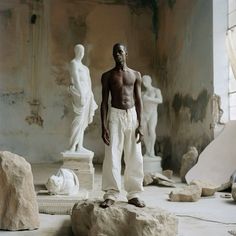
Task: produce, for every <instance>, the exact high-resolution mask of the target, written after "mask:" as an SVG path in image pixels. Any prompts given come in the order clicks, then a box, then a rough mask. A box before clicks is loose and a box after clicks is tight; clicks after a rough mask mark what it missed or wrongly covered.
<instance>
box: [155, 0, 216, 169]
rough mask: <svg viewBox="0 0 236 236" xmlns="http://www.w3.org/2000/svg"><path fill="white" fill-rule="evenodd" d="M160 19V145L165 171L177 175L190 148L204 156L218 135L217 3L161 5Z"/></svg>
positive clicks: (193, 1)
mask: <svg viewBox="0 0 236 236" xmlns="http://www.w3.org/2000/svg"><path fill="white" fill-rule="evenodd" d="M158 17H159V30H158V39H157V56H158V58H157V68H156V76H157V84H158V85H159V87H160V88H161V90H162V93H163V99H164V103H163V105H161V106H159V123H158V129H157V133H158V142H159V144H160V147H159V148H160V150H161V151H162V152H163V154H164V157H163V166H164V168H167V167H170V166H172V167H173V168H174V169H175V170H178V169H179V167H180V162H181V158H182V155H183V154H184V153H185V152H186V151H187V148H188V146H190V145H194V146H196V147H197V149H198V151H202V150H203V149H204V148H205V146H206V145H207V144H208V143H209V142H210V140H211V139H212V135H213V130H212V129H211V122H212V115H211V102H210V101H211V96H212V94H213V64H212V63H213V47H212V1H205V0H191V1H189V0H181V1H174V3H173V5H172V7H170V6H169V5H168V1H164V0H162V1H160V5H159V14H158ZM157 148H158V147H157Z"/></svg>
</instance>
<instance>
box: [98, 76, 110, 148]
mask: <svg viewBox="0 0 236 236" xmlns="http://www.w3.org/2000/svg"><path fill="white" fill-rule="evenodd" d="M101 81H102V103H101V108H100V109H101V110H100V112H101V122H102V139H103V141H104V143H105V144H106V145H109V144H110V137H109V131H108V128H107V113H108V98H109V84H108V76H107V75H106V74H103V75H102V79H101Z"/></svg>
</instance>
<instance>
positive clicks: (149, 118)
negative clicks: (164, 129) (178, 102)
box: [142, 75, 162, 157]
mask: <svg viewBox="0 0 236 236" xmlns="http://www.w3.org/2000/svg"><path fill="white" fill-rule="evenodd" d="M142 83H143V86H144V87H145V89H146V90H145V91H144V92H142V100H143V130H144V144H145V147H146V152H145V155H144V156H146V157H156V155H155V150H154V146H155V142H156V126H157V120H158V113H157V107H158V104H160V103H162V95H161V90H160V89H158V88H155V87H153V86H152V79H151V77H150V76H149V75H144V76H143V77H142Z"/></svg>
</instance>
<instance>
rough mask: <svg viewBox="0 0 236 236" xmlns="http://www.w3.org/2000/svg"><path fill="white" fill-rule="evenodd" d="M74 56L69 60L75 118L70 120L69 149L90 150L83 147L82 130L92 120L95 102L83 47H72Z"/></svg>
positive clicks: (70, 88) (70, 89)
mask: <svg viewBox="0 0 236 236" xmlns="http://www.w3.org/2000/svg"><path fill="white" fill-rule="evenodd" d="M74 51H75V58H74V59H73V60H72V61H71V62H70V76H71V84H72V85H70V87H69V91H70V94H71V95H72V97H73V110H74V112H75V118H74V120H73V122H72V127H71V137H70V147H69V149H70V151H72V152H76V151H77V152H90V151H89V150H87V149H86V148H84V147H83V139H84V131H85V129H86V128H87V126H88V124H90V123H91V122H92V121H93V116H94V113H95V110H96V109H97V107H98V106H97V104H96V102H95V100H94V96H93V92H92V86H91V79H90V73H89V69H88V67H86V66H85V65H83V63H82V59H83V57H84V47H83V45H81V44H77V45H76V46H75V48H74Z"/></svg>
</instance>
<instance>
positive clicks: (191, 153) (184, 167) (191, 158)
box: [179, 147, 198, 182]
mask: <svg viewBox="0 0 236 236" xmlns="http://www.w3.org/2000/svg"><path fill="white" fill-rule="evenodd" d="M197 159H198V151H197V149H196V148H195V147H189V149H188V152H187V153H185V154H184V155H183V157H182V160H181V167H180V174H179V175H180V178H181V181H182V182H186V180H185V175H186V174H187V172H188V171H189V170H190V169H191V168H192V167H193V166H194V165H195V164H196V162H197Z"/></svg>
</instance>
